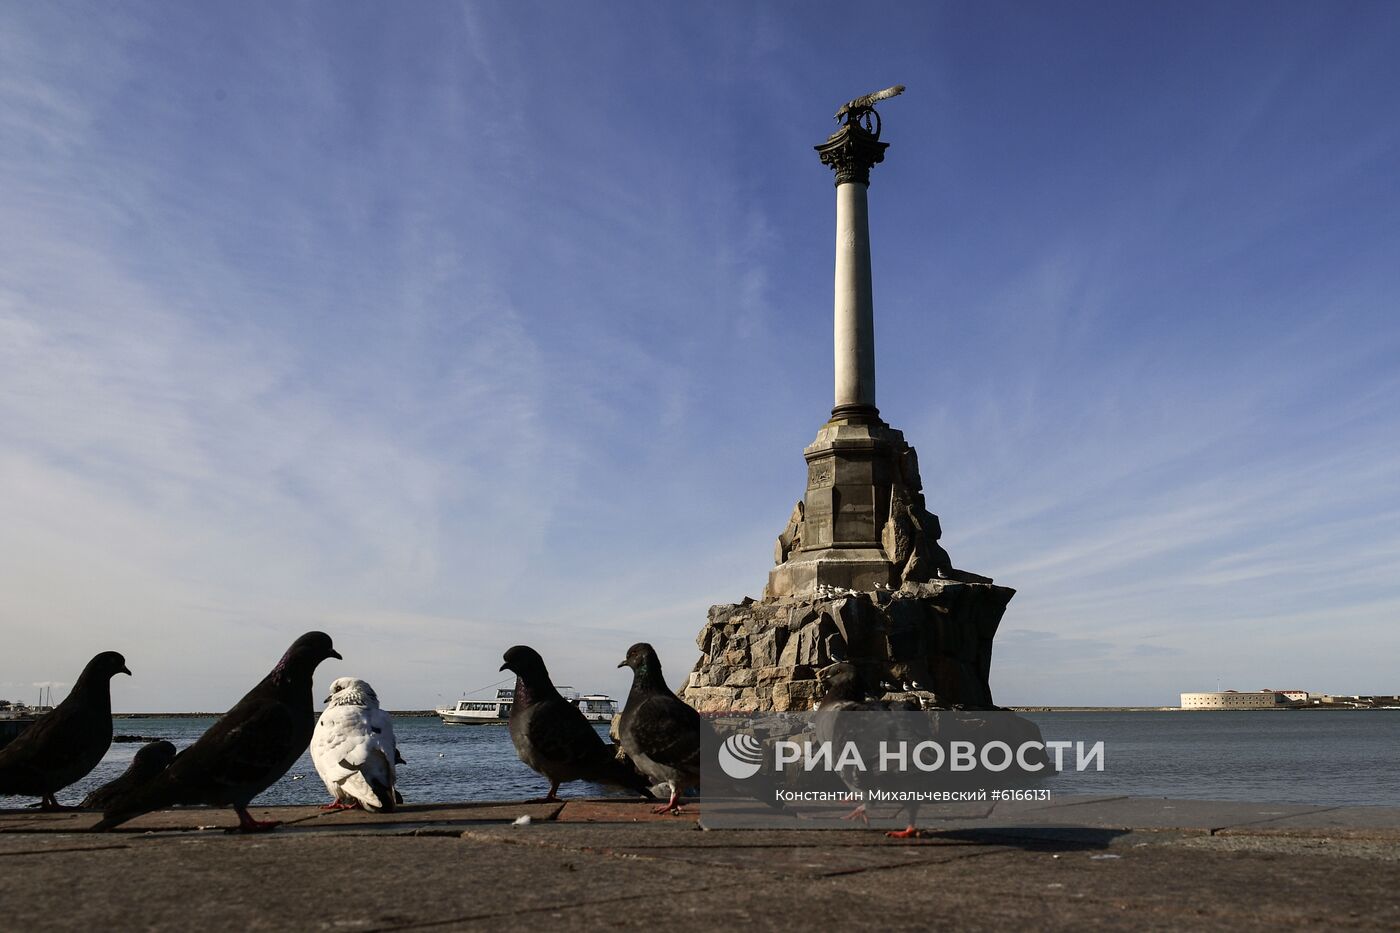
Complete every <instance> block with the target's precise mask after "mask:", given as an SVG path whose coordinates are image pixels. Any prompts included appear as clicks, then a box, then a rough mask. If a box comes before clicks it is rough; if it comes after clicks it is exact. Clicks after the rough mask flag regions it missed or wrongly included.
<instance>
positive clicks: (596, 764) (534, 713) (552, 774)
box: [501, 645, 652, 800]
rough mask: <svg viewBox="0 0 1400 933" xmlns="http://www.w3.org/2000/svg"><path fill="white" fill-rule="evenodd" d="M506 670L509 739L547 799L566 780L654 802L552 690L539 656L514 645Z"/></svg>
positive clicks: (638, 778)
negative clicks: (545, 784) (510, 694)
mask: <svg viewBox="0 0 1400 933" xmlns="http://www.w3.org/2000/svg"><path fill="white" fill-rule="evenodd" d="M506 669H509V670H512V671H514V672H515V676H516V680H515V702H514V704H513V705H512V706H511V708H510V740H511V742H512V743H514V745H515V753H516V754H517V755H519V756H520V760H521V761H523V762H525V764H527V765H529V766H530V767H531V768H532V769H534V770H535V771H537V772H538V773H540V774H541V775H543V776H544V777H546V778H548V779H549V793H548V794H546V795H545V797H544V799H545V800H558V799H559V796H558V794H559V785H560V784H563V783H565V782H567V781H591V782H593V783H595V784H612V785H615V786H617V787H622V788H625V789H627V790H631V791H636V792H637V793H638V794H641V795H643V796H645V797H648V798H651V796H652V794H651V791H649V790H648V789H647V781H646V779H645V778H644V777H642V775H640V774H638V773H637V772H636V770H634V769H633V768H632V767H631V766H630V765H628V764H627V762H625V761H622V760H620V759H619V758H618V757H617V755H616V753H615V752H614V751H613V748H612V747H611V745H610V744H609V743H607V742H604V741H603V737H602V736H600V735H599V734H598V732H597V730H595V729H594V728H593V727H592V726H591V725H589V724H588V720H587V719H585V718H584V716H583V713H582V712H580V711H579V708H578V707H577V706H575V705H574V704H573V703H570V702H569V701H568V700H566V699H564V697H563V696H561V695H560V693H559V691H558V690H556V689H555V688H554V684H553V682H552V681H550V679H549V671H548V670H547V669H546V668H545V666H544V659H543V658H541V657H540V655H539V652H537V651H536V650H535V649H534V648H530V647H527V646H525V645H516V646H515V647H514V648H511V649H510V650H509V651H507V652H506V653H505V663H504V664H502V665H501V670H503V671H504V670H506Z"/></svg>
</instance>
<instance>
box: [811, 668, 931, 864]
mask: <svg viewBox="0 0 1400 933" xmlns="http://www.w3.org/2000/svg"><path fill="white" fill-rule="evenodd" d="M821 679H822V680H823V681H824V683H825V691H824V693H823V694H822V698H821V701H820V702H818V703H817V707H816V712H815V715H814V716H813V729H814V731H815V732H816V737H817V741H818V742H821V743H829V744H830V745H831V746H832V747H833V748H835V749H838V754H839V749H842V748H844V747H845V746H846V744H847V743H852V744H854V745H855V746H856V748H857V749H858V750H859V751H860V754H861V760H862V761H868V762H875V761H879V760H880V750H881V748H882V747H891V748H892V747H896V746H898V745H899V744H901V743H905V744H906V745H907V746H909V747H912V746H914V745H917V744H918V743H920V742H923V741H927V740H931V739H933V737H934V728H933V723H932V721H931V720H930V719H929V718H928V714H926V713H921V712H919V711H917V709H916V708H910V707H907V706H905V705H903V704H890V703H884V702H882V701H880V700H877V699H874V698H873V697H871V696H870V694H869V692H868V691H867V690H866V689H865V685H864V681H863V679H862V677H861V676H860V673H859V672H858V671H857V670H856V668H855V667H854V666H853V665H851V664H850V663H848V662H845V661H841V662H838V663H836V664H833V665H831V666H830V667H828V668H826V669H825V670H823V671H822V673H821ZM839 773H840V777H841V780H842V782H843V783H844V784H845V785H846V786H847V787H848V788H850V790H851V792H852V795H853V796H854V797H855V798H856V799H860V800H864V799H865V797H866V796H868V795H869V793H870V792H871V791H872V790H881V791H888V792H891V793H892V794H897V795H900V797H902V799H903V801H904V802H903V803H901V806H900V809H899V810H896V811H895V816H898V815H899V814H900V813H902V812H903V813H908V815H909V816H908V821H907V826H906V827H905V828H904V829H902V830H896V831H892V832H888V833H885V835H887V836H891V837H893V838H897V839H909V838H915V837H917V836H918V835H919V831H918V829H917V827H916V825H915V824H916V822H917V820H918V816H919V794H918V793H917V792H919V791H924V790H927V787H926V786H925V784H926V783H927V782H926V779H924V778H922V777H921V776H920V774H919V772H917V771H912V770H911V771H899V770H896V769H893V768H891V769H888V770H886V769H881V768H874V769H872V770H870V771H866V770H863V769H858V768H855V767H851V766H848V767H843V768H841V769H840V772H839ZM845 818H846V819H848V820H856V819H858V820H860V821H861V822H863V823H865V825H867V826H869V825H870V817H869V814H868V813H867V812H866V809H865V804H864V803H863V802H862V803H860V804H858V805H857V806H856V808H855V809H854V810H852V811H851V812H850V813H848V814H846V817H845Z"/></svg>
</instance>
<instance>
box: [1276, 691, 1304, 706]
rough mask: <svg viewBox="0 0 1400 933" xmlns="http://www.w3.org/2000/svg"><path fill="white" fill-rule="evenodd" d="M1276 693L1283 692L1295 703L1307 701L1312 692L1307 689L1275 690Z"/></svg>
mask: <svg viewBox="0 0 1400 933" xmlns="http://www.w3.org/2000/svg"><path fill="white" fill-rule="evenodd" d="M1274 693H1281V694H1283V695H1284V696H1285V697H1287V698H1288V699H1290V700H1292V701H1293V702H1294V703H1306V702H1308V698H1309V697H1310V696H1312V694H1310V693H1308V691H1306V690H1275V691H1274Z"/></svg>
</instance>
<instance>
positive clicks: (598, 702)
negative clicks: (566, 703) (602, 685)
mask: <svg viewBox="0 0 1400 933" xmlns="http://www.w3.org/2000/svg"><path fill="white" fill-rule="evenodd" d="M577 705H578V711H579V712H580V713H583V718H584V719H587V720H588V721H589V722H606V723H611V722H612V721H613V717H614V716H616V715H617V701H616V700H614V699H613V698H612V697H610V696H606V695H604V694H601V693H590V694H588V695H587V696H581V697H579V698H578V701H577Z"/></svg>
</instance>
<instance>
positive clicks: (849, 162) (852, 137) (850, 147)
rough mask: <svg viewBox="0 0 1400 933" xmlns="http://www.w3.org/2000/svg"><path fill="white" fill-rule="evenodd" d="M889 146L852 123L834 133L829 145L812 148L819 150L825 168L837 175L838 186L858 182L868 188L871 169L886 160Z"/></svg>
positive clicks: (876, 136) (827, 143)
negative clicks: (829, 167) (886, 151)
mask: <svg viewBox="0 0 1400 933" xmlns="http://www.w3.org/2000/svg"><path fill="white" fill-rule="evenodd" d="M889 146H890V144H889V143H882V142H880V137H879V134H878V133H872V132H870V131H869V130H867V129H866V128H865V127H863V126H861V125H860V124H859V123H855V122H851V123H847V124H845V125H844V126H842V127H841V128H840V129H839V130H837V131H836V132H835V133H832V134H831V138H830V139H828V140H827V141H826V142H824V143H822V144H821V145H820V146H813V147H812V148H814V149H816V150H817V155H818V156H820V157H821V160H822V164H823V165H829V166H831V168H832V169H833V170H834V171H835V172H836V184H838V185H844V184H845V183H846V182H848V181H855V182H860V183H861V184H862V185H869V184H870V168H871V166H873V165H875V164H876V163H878V162H883V161H884V160H885V150H886V149H888V148H889Z"/></svg>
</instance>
